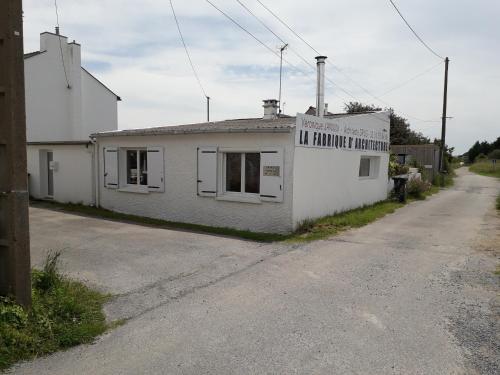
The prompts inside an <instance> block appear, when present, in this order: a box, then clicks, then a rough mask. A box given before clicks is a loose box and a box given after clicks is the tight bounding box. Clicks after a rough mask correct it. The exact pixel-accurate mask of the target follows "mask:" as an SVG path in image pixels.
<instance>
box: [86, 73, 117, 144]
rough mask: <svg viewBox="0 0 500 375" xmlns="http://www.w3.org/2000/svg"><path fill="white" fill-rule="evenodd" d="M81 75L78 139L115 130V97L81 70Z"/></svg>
mask: <svg viewBox="0 0 500 375" xmlns="http://www.w3.org/2000/svg"><path fill="white" fill-rule="evenodd" d="M81 75H82V124H81V127H80V135H79V136H80V138H81V139H87V138H88V136H89V135H90V134H93V133H97V132H101V131H109V130H117V129H118V115H117V112H118V111H117V100H116V96H115V95H114V94H113V93H112V92H110V91H109V90H107V89H106V88H104V87H103V86H102V85H101V84H100V83H99V82H97V81H96V80H95V79H94V78H93V77H91V76H90V75H89V74H88V73H87V72H86V71H84V70H83V69H81Z"/></svg>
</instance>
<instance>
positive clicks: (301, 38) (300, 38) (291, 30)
mask: <svg viewBox="0 0 500 375" xmlns="http://www.w3.org/2000/svg"><path fill="white" fill-rule="evenodd" d="M256 1H257V2H258V3H259V4H260V5H261V6H262V7H263V8H264V9H265V10H266V11H267V12H269V13H270V14H271V15H272V16H273V17H274V18H276V19H277V20H278V21H279V22H280V23H281V24H282V25H283V26H285V27H286V28H287V29H288V30H290V32H292V33H293V34H294V35H295V36H296V37H297V38H298V39H299V40H301V41H302V42H303V43H304V44H306V45H307V46H308V47H309V48H310V49H311V50H313V51H314V52H315V53H316V54H318V55H321V53H320V52H319V51H318V50H317V49H316V48H314V47H313V46H312V45H311V44H310V43H309V42H307V41H306V40H305V39H304V38H303V37H301V36H300V35H299V34H298V33H297V32H296V31H295V30H293V28H292V27H290V26H289V25H288V24H287V23H286V22H285V21H283V19H281V18H280V17H279V16H278V15H277V14H276V13H275V12H273V11H272V10H271V9H270V8H269V7H267V6H266V5H265V4H264V3H263V2H262V1H260V0H256ZM326 62H327V63H328V64H330V65H332V66H333V67H334V68H335V69H336V70H337V71H338V72H340V73H341V74H342V75H343V76H345V77H346V78H347V79H348V80H349V81H351V82H352V83H354V84H355V85H356V86H358V87H359V88H360V89H361V90H363V91H364V92H365V93H366V94H368V95H369V96H371V97H372V98H374V99H375V100H378V101H379V102H381V103H383V104H385V105H386V106H388V107H391V108H392V107H394V106H393V105H391V104H390V103H388V102H387V101H385V100H383V99H381V98H380V97H378V96H376V95H374V94H372V93H371V92H370V91H368V90H367V89H366V88H364V87H363V86H362V85H361V84H360V83H358V82H356V81H355V80H354V79H353V78H351V77H350V76H349V75H347V74H346V73H344V72H343V71H342V69H340V68H339V67H338V66H336V65H335V64H333V63H332V62H331V61H330V60H327V61H326ZM325 78H326V79H327V80H329V81H330V83H332V84H333V85H334V86H335V87H337V88H338V89H340V90H341V91H343V92H344V93H346V94H347V95H349V96H350V97H352V98H353V99H354V100H356V101H358V100H359V99H357V98H356V97H355V96H354V95H352V94H351V93H350V92H348V91H347V90H345V89H344V88H342V87H341V86H340V85H338V84H337V83H335V82H333V81H332V80H330V79H329V78H328V77H327V76H325ZM400 113H401V114H402V115H404V116H405V117H408V118H412V119H414V120H417V121H421V122H436V123H437V122H440V121H439V120H424V119H421V118H418V117H415V116H410V115H408V114H405V113H402V112H400Z"/></svg>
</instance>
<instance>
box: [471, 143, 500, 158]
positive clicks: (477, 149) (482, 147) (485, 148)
mask: <svg viewBox="0 0 500 375" xmlns="http://www.w3.org/2000/svg"><path fill="white" fill-rule="evenodd" d="M498 149H500V137H498V138H497V139H496V140H495V141H493V142H491V143H489V142H487V141H483V142H479V141H476V143H474V144H473V145H472V147H471V148H470V149H469V151H467V154H468V156H469V162H471V163H474V161H475V160H476V158H477V157H478V156H479V155H480V154H483V155H488V154H490V153H491V152H493V151H494V150H498Z"/></svg>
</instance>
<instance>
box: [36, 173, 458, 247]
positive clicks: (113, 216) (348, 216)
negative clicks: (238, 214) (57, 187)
mask: <svg viewBox="0 0 500 375" xmlns="http://www.w3.org/2000/svg"><path fill="white" fill-rule="evenodd" d="M449 178H450V179H451V180H453V177H452V176H450V177H449ZM452 183H453V182H451V183H448V185H447V186H450V184H452ZM439 191H440V187H439V186H435V185H431V186H430V187H429V189H428V190H426V191H424V192H422V193H421V194H419V195H418V196H408V199H407V202H413V201H417V200H425V199H426V198H427V197H429V196H431V195H433V194H436V193H437V192H439ZM31 204H32V205H33V206H34V207H42V208H49V209H57V210H61V211H65V212H74V213H79V214H82V215H85V216H90V217H96V218H103V219H108V220H116V221H122V222H129V223H136V224H143V225H149V226H154V227H160V228H166V229H181V230H188V231H192V232H199V233H210V234H217V235H223V236H228V237H236V238H242V239H246V240H251V241H256V242H280V241H285V242H309V241H315V240H319V239H324V238H327V237H330V236H333V235H336V234H338V233H339V232H341V231H344V230H347V229H349V228H359V227H362V226H364V225H366V224H369V223H371V222H373V221H375V220H377V219H380V218H382V217H384V216H385V215H387V214H390V213H393V212H394V211H395V210H396V209H398V208H400V207H403V206H404V205H405V204H404V203H399V202H398V201H396V200H393V199H388V200H385V201H381V202H377V203H375V204H372V205H367V206H363V207H360V208H356V209H353V210H350V211H345V212H341V213H337V214H333V215H328V216H325V217H322V218H319V219H315V220H305V221H304V222H303V223H301V224H300V225H299V227H298V228H297V229H296V231H295V232H293V233H290V234H276V233H262V232H251V231H246V230H238V229H232V228H223V227H211V226H208V225H198V224H190V223H180V222H173V221H167V220H161V219H153V218H149V217H144V216H137V215H130V214H124V213H120V212H115V211H111V210H107V209H104V208H97V207H91V206H85V205H82V204H75V203H58V202H48V201H38V200H37V201H32V202H31Z"/></svg>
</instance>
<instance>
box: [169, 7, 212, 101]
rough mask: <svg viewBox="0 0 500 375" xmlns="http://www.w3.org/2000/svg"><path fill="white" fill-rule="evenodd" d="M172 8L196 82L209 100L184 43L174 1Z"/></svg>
mask: <svg viewBox="0 0 500 375" xmlns="http://www.w3.org/2000/svg"><path fill="white" fill-rule="evenodd" d="M170 8H171V9H172V14H173V16H174V20H175V24H176V25H177V31H179V36H180V38H181V41H182V45H183V46H184V51H186V56H187V58H188V60H189V65H191V69H192V70H193V74H194V76H195V78H196V81H197V82H198V85H199V86H200V89H201V92H202V93H203V96H204V97H205V98H206V99H208V95H207V93H206V91H205V89H204V88H203V85H202V84H201V80H200V77H199V76H198V73H197V71H196V68H195V67H194V64H193V60H192V59H191V55H190V54H189V50H188V48H187V45H186V42H185V41H184V36H183V35H182V31H181V28H180V26H179V21H178V20H177V15H176V14H175V10H174V4H173V3H172V0H170Z"/></svg>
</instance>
